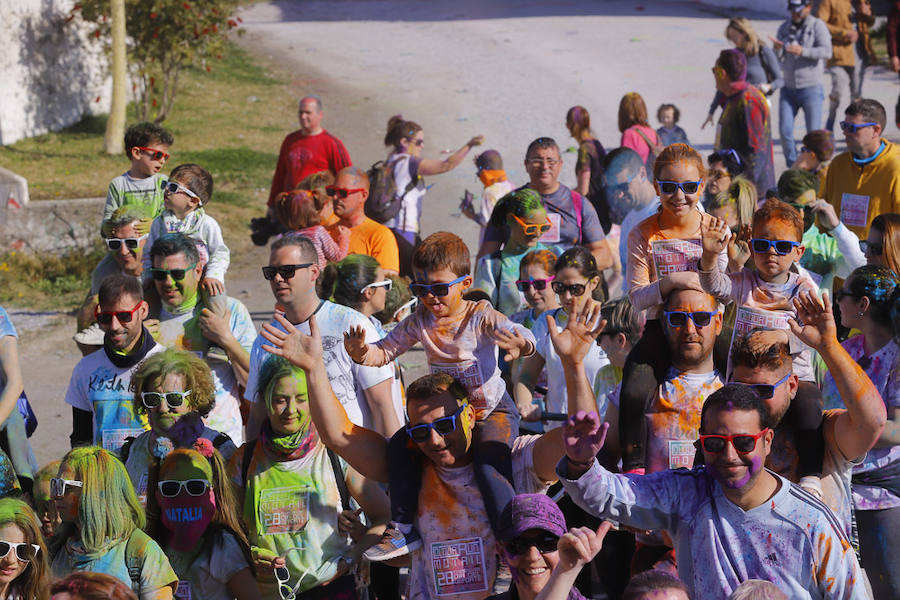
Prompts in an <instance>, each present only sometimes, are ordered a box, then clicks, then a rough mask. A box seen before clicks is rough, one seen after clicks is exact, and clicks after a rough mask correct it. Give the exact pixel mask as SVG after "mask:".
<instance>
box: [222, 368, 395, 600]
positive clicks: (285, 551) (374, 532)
mask: <svg viewBox="0 0 900 600" xmlns="http://www.w3.org/2000/svg"><path fill="white" fill-rule="evenodd" d="M257 389H258V390H259V396H260V398H259V402H260V404H261V405H262V406H264V407H265V409H266V419H265V421H264V423H263V427H262V431H261V432H260V436H259V439H258V440H254V441H251V442H248V443H246V444H244V445H243V446H242V447H241V448H240V449H238V451H237V452H236V453H235V454H234V456H233V457H232V459H231V462H230V463H229V465H228V467H229V475H230V477H231V481H232V483H234V484H235V485H236V486H237V487H238V499H239V502H241V503H242V504H243V518H244V522H245V523H246V524H247V527H248V528H249V539H250V544H251V546H252V549H253V553H254V556H256V558H257V576H256V577H257V583H258V585H259V589H260V592H261V595H260V597H261V598H264V599H265V600H279V599H280V598H281V599H283V598H294V597H296V598H297V600H303V599H306V598H317V599H318V598H321V599H324V598H340V599H355V598H357V591H356V584H355V581H354V577H353V573H354V572H355V570H356V569H357V567H358V566H359V562H360V559H361V557H362V553H363V551H365V550H366V549H367V548H368V547H369V546H371V545H373V544H375V543H376V542H378V540H379V539H380V536H381V533H382V531H383V530H384V527H383V526H384V524H386V523H387V521H388V519H389V517H390V504H389V503H388V500H387V496H386V495H385V493H384V492H383V491H382V490H381V488H380V487H378V485H377V484H376V483H374V482H372V481H368V480H366V479H365V478H364V477H362V476H361V475H360V474H359V473H357V472H356V471H354V470H353V469H351V468H349V467H348V466H347V465H346V463H344V462H343V461H341V460H339V459H338V458H337V456H336V455H334V454H332V453H331V451H330V450H328V449H327V448H326V447H325V444H323V443H322V441H321V439H320V438H319V435H318V433H317V432H316V427H315V425H314V424H313V422H312V418H311V415H310V411H309V395H308V392H307V382H306V374H305V373H304V371H303V370H302V369H300V368H298V367H294V366H292V365H291V364H290V363H288V362H287V361H286V360H285V359H283V358H281V357H279V356H274V355H270V356H269V358H268V359H266V361H265V362H264V363H263V365H262V367H261V369H260V375H259V386H258V388H257ZM351 496H352V497H353V498H354V499H355V500H356V502H358V503H359V504H358V505H359V506H360V507H361V508H362V511H363V512H364V513H365V522H366V523H367V524H368V526H369V530H368V531H367V532H366V534H365V535H364V536H362V538H360V540H359V542H357V543H350V542H349V541H348V540H347V538H346V536H344V535H343V534H342V533H341V532H340V531H339V529H338V518H339V516H340V514H341V512H342V509H349V510H352V508H351V507H350V506H349V499H350V497H351Z"/></svg>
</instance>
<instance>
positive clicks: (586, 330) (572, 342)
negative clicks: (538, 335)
mask: <svg viewBox="0 0 900 600" xmlns="http://www.w3.org/2000/svg"><path fill="white" fill-rule="evenodd" d="M600 309H601V304H600V303H599V302H595V301H594V300H588V301H587V302H585V303H584V306H583V307H582V308H581V310H580V311H579V312H578V313H577V314H574V315H569V320H568V322H567V323H566V327H565V329H563V330H562V331H557V330H556V322H555V321H554V320H553V317H552V316H551V315H549V314H547V315H545V317H544V318H546V319H547V331H548V332H549V334H550V341H551V342H552V343H553V348H554V349H555V350H556V353H557V354H558V355H559V357H560V358H561V359H562V360H564V361H569V362H573V363H577V362H579V361H581V360H583V359H584V357H585V356H587V353H588V351H590V349H591V344H593V343H594V342H595V340H596V339H597V336H598V335H600V333H601V332H602V331H603V329H604V328H605V327H606V321H603V320H601V319H600Z"/></svg>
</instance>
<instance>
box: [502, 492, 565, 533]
mask: <svg viewBox="0 0 900 600" xmlns="http://www.w3.org/2000/svg"><path fill="white" fill-rule="evenodd" d="M529 529H543V530H544V531H548V532H550V533H552V534H554V535H558V536H562V535H564V534H565V533H566V518H565V517H564V516H563V514H562V511H561V510H560V509H559V507H558V506H557V505H556V502H554V501H553V500H552V499H551V498H550V497H549V496H546V495H544V494H519V495H518V496H515V497H514V498H513V499H512V500H510V502H509V504H507V505H506V508H504V509H503V512H502V513H500V538H501V541H504V542H508V541H510V540H514V539H516V538H517V537H519V536H520V535H522V534H523V533H525V532H526V531H528V530H529Z"/></svg>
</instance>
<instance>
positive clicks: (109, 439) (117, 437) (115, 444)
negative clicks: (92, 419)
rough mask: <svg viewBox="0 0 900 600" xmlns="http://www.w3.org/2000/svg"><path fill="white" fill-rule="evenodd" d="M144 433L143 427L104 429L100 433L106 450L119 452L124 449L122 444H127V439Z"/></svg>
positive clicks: (101, 441)
mask: <svg viewBox="0 0 900 600" xmlns="http://www.w3.org/2000/svg"><path fill="white" fill-rule="evenodd" d="M142 433H144V430H143V429H142V428H136V429H130V428H129V429H104V430H103V432H102V433H101V435H100V445H102V446H103V448H104V449H105V450H109V451H110V452H115V453H116V454H118V453H119V450H121V449H122V446H124V445H125V440H127V439H128V438H130V437H134V438H136V437H137V436H139V435H141V434H142Z"/></svg>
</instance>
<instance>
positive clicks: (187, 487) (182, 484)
mask: <svg viewBox="0 0 900 600" xmlns="http://www.w3.org/2000/svg"><path fill="white" fill-rule="evenodd" d="M157 485H158V486H159V493H160V494H162V495H163V496H164V497H166V498H174V497H175V496H177V495H178V494H180V493H181V490H184V491H186V492H187V493H188V494H189V495H191V496H202V495H203V494H205V493H206V490H208V489H209V482H208V481H207V480H205V479H188V480H186V481H178V480H176V479H163V480H162V481H160V482H159V483H158V484H157Z"/></svg>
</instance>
